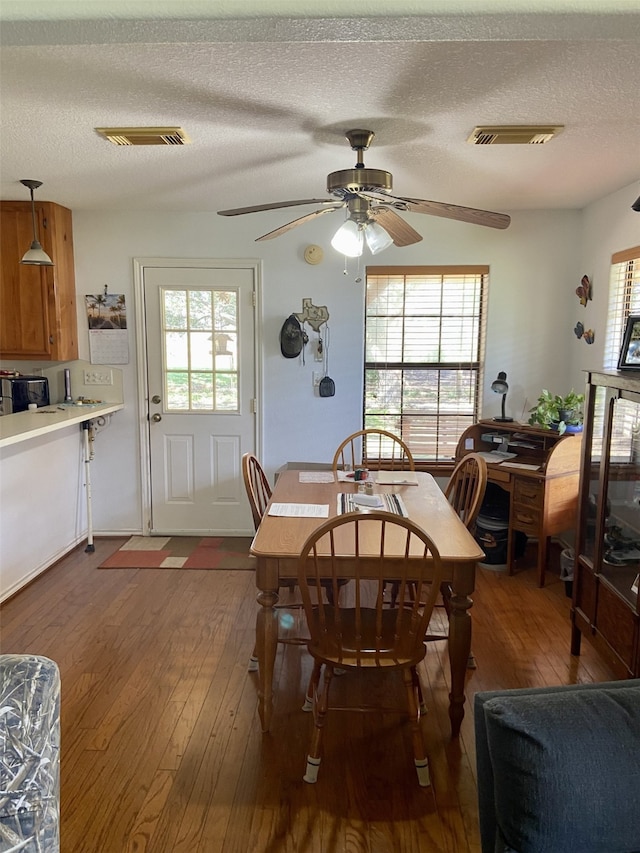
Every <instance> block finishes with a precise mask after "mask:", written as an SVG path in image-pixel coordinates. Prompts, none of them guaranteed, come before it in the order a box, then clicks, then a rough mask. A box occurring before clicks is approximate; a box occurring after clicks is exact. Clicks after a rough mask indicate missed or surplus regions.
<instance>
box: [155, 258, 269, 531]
mask: <svg viewBox="0 0 640 853" xmlns="http://www.w3.org/2000/svg"><path fill="white" fill-rule="evenodd" d="M255 277H256V270H255V268H253V267H247V268H237V267H234V268H226V267H221V268H211V267H207V268H202V267H196V266H194V267H188V266H184V267H155V266H154V267H151V266H144V267H143V273H142V288H143V295H144V312H145V326H146V362H147V390H148V400H147V404H148V444H149V457H150V459H149V474H150V485H149V494H150V500H151V508H150V509H151V512H150V532H151V533H154V534H167V535H168V534H185V535H189V534H192V535H196V534H201V535H226V536H233V535H248V534H250V533H252V532H253V525H252V521H251V514H250V511H249V504H248V501H247V498H246V494H245V490H244V484H243V480H242V470H241V459H242V454H243V453H245V452H247V451H251V452H255V447H256V414H255V401H256V364H255V346H256V345H255V309H254V303H255V286H256V282H255Z"/></svg>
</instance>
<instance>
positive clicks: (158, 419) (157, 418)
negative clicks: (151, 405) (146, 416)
mask: <svg viewBox="0 0 640 853" xmlns="http://www.w3.org/2000/svg"><path fill="white" fill-rule="evenodd" d="M151 420H152V421H155V422H156V423H158V422H159V421H161V420H162V415H159V414H158V413H157V412H156V413H155V415H151Z"/></svg>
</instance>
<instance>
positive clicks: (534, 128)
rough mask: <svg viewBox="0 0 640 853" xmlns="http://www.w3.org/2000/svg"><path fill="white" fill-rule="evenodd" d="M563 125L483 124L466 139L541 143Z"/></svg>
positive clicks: (485, 142) (490, 142) (486, 142)
mask: <svg viewBox="0 0 640 853" xmlns="http://www.w3.org/2000/svg"><path fill="white" fill-rule="evenodd" d="M562 129H563V125H531V126H530V127H527V126H521V125H502V126H491V127H489V126H483V127H476V128H474V131H473V133H472V134H471V136H470V137H469V138H468V139H467V142H470V143H471V145H542V144H543V143H544V142H549V140H550V139H553V137H554V136H556V134H558V133H560V131H561V130H562Z"/></svg>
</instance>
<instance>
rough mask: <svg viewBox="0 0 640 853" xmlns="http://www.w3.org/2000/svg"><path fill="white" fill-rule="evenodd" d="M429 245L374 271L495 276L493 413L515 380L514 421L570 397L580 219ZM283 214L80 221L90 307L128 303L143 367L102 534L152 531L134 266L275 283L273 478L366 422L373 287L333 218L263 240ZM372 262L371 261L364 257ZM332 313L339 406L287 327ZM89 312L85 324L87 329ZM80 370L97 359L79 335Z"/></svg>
mask: <svg viewBox="0 0 640 853" xmlns="http://www.w3.org/2000/svg"><path fill="white" fill-rule="evenodd" d="M408 218H411V222H412V224H414V226H415V227H417V228H419V229H420V230H421V233H423V234H424V235H425V237H424V240H423V242H421V243H419V244H417V245H415V246H411V247H408V248H404V249H396V248H395V247H392V248H391V249H389V250H387V251H385V253H384V255H379V256H378V257H377V258H375V262H376V263H383V264H385V265H394V264H396V265H406V264H488V265H489V266H490V268H491V275H490V296H489V314H488V324H487V341H488V344H487V352H486V381H485V399H484V410H485V413H486V415H487V416H492V415H493V414H495V413H497V412H498V410H499V405H500V398H499V397H497V396H496V395H495V394H492V393H491V391H490V390H488V386H489V384H490V382H491V379H493V378H494V377H495V375H496V374H497V372H498V371H499V370H506V372H507V374H508V377H509V382H510V385H511V390H510V393H509V397H508V399H507V408H508V410H509V411H510V413H511V414H513V415H514V416H515V417H516V418H520V417H521V416H522V412H523V409H525V408H527V407H528V406H529V405H532V401H533V400H535V398H536V397H537V395H538V393H539V391H540V389H541V388H542V387H543V386H544V387H546V386H550V387H552V390H557V391H558V392H560V391H563V390H564V387H565V385H566V382H565V376H568V375H569V368H568V364H567V359H568V355H569V353H570V348H571V346H572V326H573V321H572V313H571V309H572V308H573V299H574V297H573V291H574V289H575V279H576V269H577V268H578V264H577V260H576V259H577V256H578V248H579V240H580V221H581V217H580V214H579V213H577V212H575V211H539V212H528V213H515V214H514V215H513V222H512V225H511V227H510V228H509V229H508V230H507V231H496V230H493V229H489V228H481V227H478V226H473V225H467V224H464V223H459V222H452V221H448V220H444V219H438V218H436V217H426V216H417V215H415V214H414V215H413V216H412V217H408ZM285 219H286V214H285V215H284V216H283V214H282V212H281V211H280V212H273V213H271V212H270V213H265V214H256V215H249V216H245V217H234V218H223V217H219V216H217V215H216V214H190V215H182V214H172V213H157V214H144V213H130V214H128V213H126V212H122V211H119V212H114V213H97V212H86V211H77V212H74V218H73V226H74V244H75V257H76V280H77V290H78V294H79V295H80V297H81V298H80V299H79V302H80V303H81V304H82V303H83V298H82V297H83V296H84V294H86V293H97V292H101V291H102V289H103V287H104V285H105V284H106V285H107V286H108V290H109V292H111V293H113V292H115V293H124V294H125V295H126V298H127V305H128V312H129V320H128V325H129V334H130V352H131V362H130V364H129V365H127V366H125V368H124V399H125V406H126V408H125V411H124V412H122V413H119V415H120V416H119V417H118V418H117V419H114V424H113V426H112V428H111V429H110V430H109V431H107V432H105V433H104V434H103V436H102V443H101V446H100V447H98V448H96V459H95V462H94V468H93V470H94V471H95V474H94V475H93V481H94V483H95V486H94V490H93V493H94V517H95V522H96V532H100V531H117V530H127V531H128V530H132V529H135V528H136V527H139V525H140V523H141V522H140V511H139V504H140V482H139V462H138V459H139V442H138V434H139V424H138V411H137V406H136V404H135V401H136V394H137V388H136V365H135V349H136V347H135V340H134V339H133V336H134V334H135V332H134V330H135V323H134V317H133V310H134V305H133V280H132V259H133V258H134V257H154V256H160V257H176V258H189V257H210V258H255V257H260V258H261V259H262V260H263V264H264V279H263V295H262V296H263V298H262V303H263V317H262V322H263V340H264V352H263V353H262V357H263V376H264V377H265V380H264V389H263V393H262V395H261V397H262V405H263V422H264V442H263V459H264V464H265V466H266V468H267V469H268V471H269V472H270V473H272V472H273V471H274V470H275V469H276V468H277V467H279V466H280V465H281V464H282V463H284V462H286V461H288V460H309V461H323V460H329V459H331V458H332V456H333V451H334V449H335V447H336V446H337V444H338V443H339V442H340V440H341V439H342V438H343V437H344V436H345V435H346V434H348V433H349V432H351V431H352V430H354V429H357V428H358V427H359V426H360V422H361V407H362V403H361V397H362V384H361V383H362V362H363V319H362V318H363V295H364V287H363V283H362V282H356V280H355V279H356V277H357V275H358V271H357V262H355V261H350V262H349V264H350V269H349V274H348V275H346V276H345V275H344V273H343V267H344V261H343V258H342V257H341V256H339V255H337V254H336V253H335V252H334V251H333V249H331V247H330V245H329V241H330V238H331V236H332V234H333V232H334V231H335V229H336V227H337V225H338V224H339V223H338V222H337V220H333V219H332V218H331V217H329V216H327V217H324V218H322V219H319V220H317V221H316V222H314V223H313V224H308V225H306V226H302V227H300V228H299V229H296V230H294V231H292V232H289V233H288V234H286V235H284V236H282V237H279V238H277V239H275V240H273V241H265V242H262V243H255V242H254V238H255V237H256V236H257V235H259V234H263V233H266V232H267V231H269V230H271V229H272V228H275V227H276V226H277V225H279V224H282V222H283V221H285ZM309 243H317V244H318V245H320V246H322V248H323V249H324V251H325V257H324V261H323V262H322V263H321V264H319V265H318V266H310V265H309V264H307V263H305V262H304V258H303V252H304V248H305V246H307V245H308V244H309ZM363 260H364V262H365V263H367V262H370V261H371V256H365V258H364V259H363ZM304 297H311V298H312V300H313V302H314V304H316V305H326V306H327V307H328V310H329V313H330V322H329V325H330V335H331V338H330V341H331V343H330V353H329V361H330V364H329V367H330V369H329V373H330V375H331V377H332V378H333V379H334V381H335V383H336V395H335V397H331V398H320V397H318V396H316V395H315V393H314V390H313V387H312V373H313V370H314V369H317V365H316V364H315V363H314V362H313V360H312V359H311V358H309V359H308V360H307V363H306V365H302V364H301V363H300V362H299V361H298V360H293V359H291V360H289V359H284V358H283V357H282V356H281V354H280V348H279V338H278V336H279V331H280V327H281V325H282V323H283V321H284V319H285V318H286V317H287V316H288V315H289V314H290V313H291V312H293V311H300V310H301V309H302V299H303V298H304ZM83 311H84V309H83V307H81V309H80V311H79V317H80V322H81V323H82V325H81V329H83V328H84V322H85V321H84V313H83ZM80 347H81V350H80V357H81V358H86V357H87V356H88V343H87V336H86V335H84V334H80Z"/></svg>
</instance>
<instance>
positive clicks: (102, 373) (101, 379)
mask: <svg viewBox="0 0 640 853" xmlns="http://www.w3.org/2000/svg"><path fill="white" fill-rule="evenodd" d="M84 384H85V385H113V373H112V371H111V369H110V368H108V367H106V368H102V369H101V370H85V372H84Z"/></svg>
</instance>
